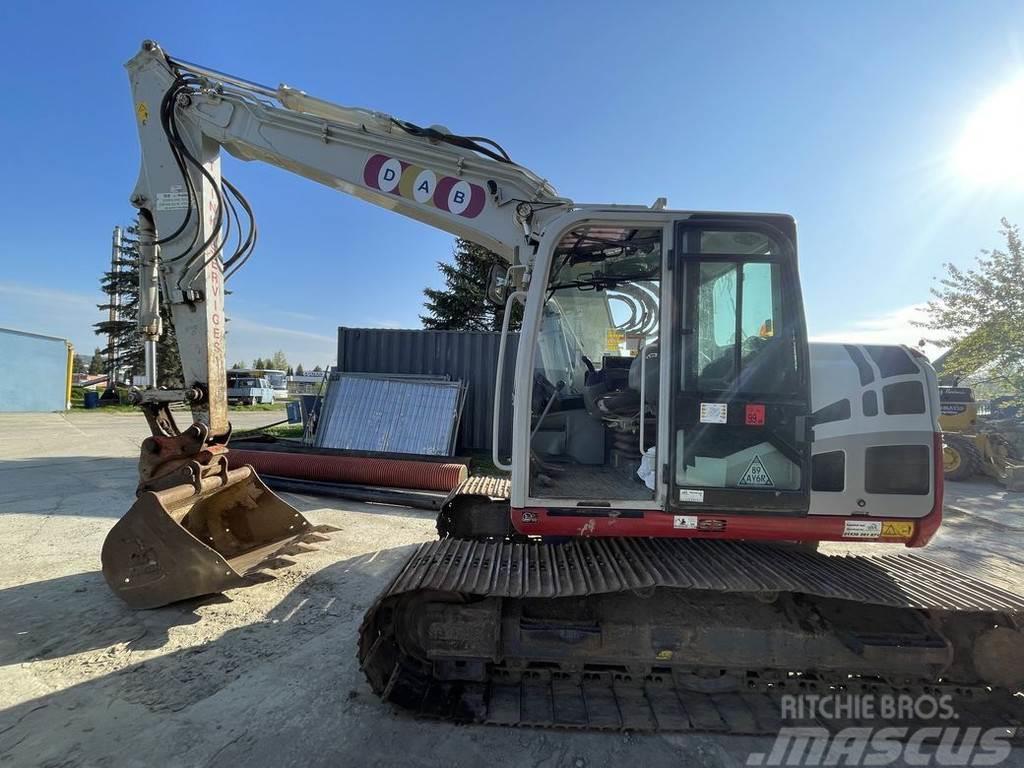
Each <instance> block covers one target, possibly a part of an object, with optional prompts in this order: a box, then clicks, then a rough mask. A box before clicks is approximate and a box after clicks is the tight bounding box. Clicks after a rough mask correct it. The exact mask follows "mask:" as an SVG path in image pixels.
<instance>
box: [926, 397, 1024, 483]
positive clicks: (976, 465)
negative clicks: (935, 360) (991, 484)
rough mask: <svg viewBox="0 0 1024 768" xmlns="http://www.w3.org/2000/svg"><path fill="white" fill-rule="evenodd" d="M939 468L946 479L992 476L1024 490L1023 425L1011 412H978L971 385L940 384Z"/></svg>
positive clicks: (956, 479)
mask: <svg viewBox="0 0 1024 768" xmlns="http://www.w3.org/2000/svg"><path fill="white" fill-rule="evenodd" d="M939 401H940V404H941V408H942V410H941V414H940V416H939V424H940V425H941V426H942V469H943V472H944V474H945V476H946V479H947V480H954V481H959V480H968V479H970V478H972V477H974V476H976V475H987V476H989V477H992V478H995V479H996V480H998V481H999V482H1000V483H1002V484H1003V485H1005V486H1006V487H1007V489H1009V490H1011V491H1024V462H1022V461H1021V454H1020V447H1019V441H1020V439H1021V437H1024V427H1022V426H1021V424H1020V423H1019V422H1018V421H1016V419H1014V418H1013V415H1010V416H1008V417H1004V418H1001V419H998V418H997V419H992V418H990V417H986V416H979V414H978V403H977V402H976V401H975V399H974V392H973V390H972V389H971V388H970V387H953V386H949V387H945V386H944V387H939Z"/></svg>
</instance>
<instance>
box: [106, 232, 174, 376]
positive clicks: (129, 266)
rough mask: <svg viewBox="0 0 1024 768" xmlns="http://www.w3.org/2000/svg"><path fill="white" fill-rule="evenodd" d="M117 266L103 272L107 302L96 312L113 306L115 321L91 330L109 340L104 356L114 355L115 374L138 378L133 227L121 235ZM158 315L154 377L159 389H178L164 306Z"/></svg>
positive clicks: (141, 361) (141, 360) (141, 359)
mask: <svg viewBox="0 0 1024 768" xmlns="http://www.w3.org/2000/svg"><path fill="white" fill-rule="evenodd" d="M116 266H117V268H116V270H110V271H107V272H104V273H103V276H102V277H101V278H100V287H101V289H102V291H103V293H105V294H106V295H107V297H108V299H107V303H105V304H100V305H99V308H100V309H102V310H103V311H105V312H109V310H110V309H111V306H114V308H115V310H116V312H115V317H114V320H110V319H107V320H103V321H102V322H99V323H96V324H95V326H94V327H95V329H96V334H97V335H99V336H106V337H107V338H108V341H107V344H106V346H104V348H103V353H104V354H108V353H110V352H111V351H113V353H114V367H115V368H116V369H117V370H118V371H121V370H122V369H124V368H127V373H128V375H135V374H139V375H141V374H143V373H145V360H146V353H145V348H144V346H143V340H142V336H140V335H139V332H138V329H137V327H136V318H138V316H139V241H138V230H137V229H136V228H135V227H134V226H131V227H128V228H127V229H126V230H125V231H124V232H123V234H122V237H121V251H120V253H119V254H118V259H117V265H116ZM160 315H161V317H162V318H163V327H164V332H163V335H162V336H161V337H160V340H159V341H158V342H157V353H156V354H157V377H158V379H159V383H160V384H161V385H164V386H178V385H180V383H181V357H180V356H179V354H178V340H177V337H176V336H175V334H174V323H173V322H172V321H171V313H170V308H169V307H168V305H167V304H166V302H165V303H163V304H162V305H161V307H160ZM103 370H106V369H105V368H104V369H103ZM101 372H102V371H101Z"/></svg>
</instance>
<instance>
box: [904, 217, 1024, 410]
mask: <svg viewBox="0 0 1024 768" xmlns="http://www.w3.org/2000/svg"><path fill="white" fill-rule="evenodd" d="M999 232H1000V234H1001V235H1002V236H1003V237H1004V238H1005V239H1006V247H1005V249H1000V248H993V249H992V250H982V251H981V255H980V256H977V257H975V264H974V266H973V267H970V268H968V269H960V268H958V267H956V266H954V265H952V264H943V269H944V270H945V273H946V274H945V276H944V277H943V278H941V279H940V280H939V287H937V288H933V289H932V291H931V292H932V296H933V298H932V299H931V300H930V301H929V302H928V306H927V320H925V321H923V322H920V323H918V325H920V326H922V327H924V328H926V329H928V330H930V331H934V332H935V335H934V336H933V337H932V338H928V339H926V341H928V342H929V343H931V344H935V345H936V346H939V347H946V348H947V349H948V350H949V352H948V353H947V354H946V356H945V359H944V360H943V363H942V377H943V378H944V379H945V378H951V379H961V378H965V377H968V376H972V374H973V375H974V376H976V377H977V378H978V379H979V381H984V382H987V383H991V384H996V385H998V386H999V387H1000V388H1001V389H1004V391H1009V392H1024V248H1022V244H1021V238H1020V231H1019V230H1018V228H1017V227H1016V226H1014V225H1012V224H1010V222H1009V221H1007V220H1006V219H1005V218H1004V219H1002V228H1001V229H1000V230H999Z"/></svg>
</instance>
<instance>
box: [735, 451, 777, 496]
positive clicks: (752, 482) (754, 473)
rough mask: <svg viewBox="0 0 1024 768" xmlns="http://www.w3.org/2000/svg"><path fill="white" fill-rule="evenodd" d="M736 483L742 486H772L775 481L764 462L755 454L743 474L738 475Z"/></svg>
mask: <svg viewBox="0 0 1024 768" xmlns="http://www.w3.org/2000/svg"><path fill="white" fill-rule="evenodd" d="M737 485H741V486H743V487H744V488H774V487H775V481H773V480H772V476H771V475H769V474H768V470H767V469H765V468H764V462H763V461H761V457H760V456H757V455H755V456H754V459H753V461H751V462H750V466H749V467H747V469H746V471H745V472H744V473H743V476H742V477H740V481H739V482H738V483H737Z"/></svg>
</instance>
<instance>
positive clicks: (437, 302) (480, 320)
mask: <svg viewBox="0 0 1024 768" xmlns="http://www.w3.org/2000/svg"><path fill="white" fill-rule="evenodd" d="M504 263H505V262H504V260H503V259H502V258H501V257H500V256H498V255H497V254H495V253H492V252H491V251H488V250H487V249H486V248H483V247H482V246H479V245H476V244H475V243H471V242H470V241H469V240H463V239H462V238H461V237H460V238H457V239H456V240H455V249H454V250H453V252H452V262H451V263H448V262H444V261H440V262H438V264H437V268H438V269H439V270H440V272H441V275H442V276H443V277H444V282H445V287H444V288H440V289H439V288H425V289H424V290H423V294H424V295H425V296H426V301H424V307H425V308H426V310H427V314H426V315H420V320H422V321H423V327H424V328H433V329H437V330H446V331H500V330H501V322H502V315H503V314H504V309H503V308H499V307H493V306H491V305H490V304H489V303H488V302H487V299H486V296H487V277H488V275H489V274H490V271H491V267H492V266H493V265H495V264H501V265H504ZM521 314H522V310H521V308H519V307H518V306H517V311H516V313H515V314H514V315H513V317H512V320H511V323H510V326H511V327H512V328H513V329H518V328H519V324H520V320H521Z"/></svg>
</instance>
